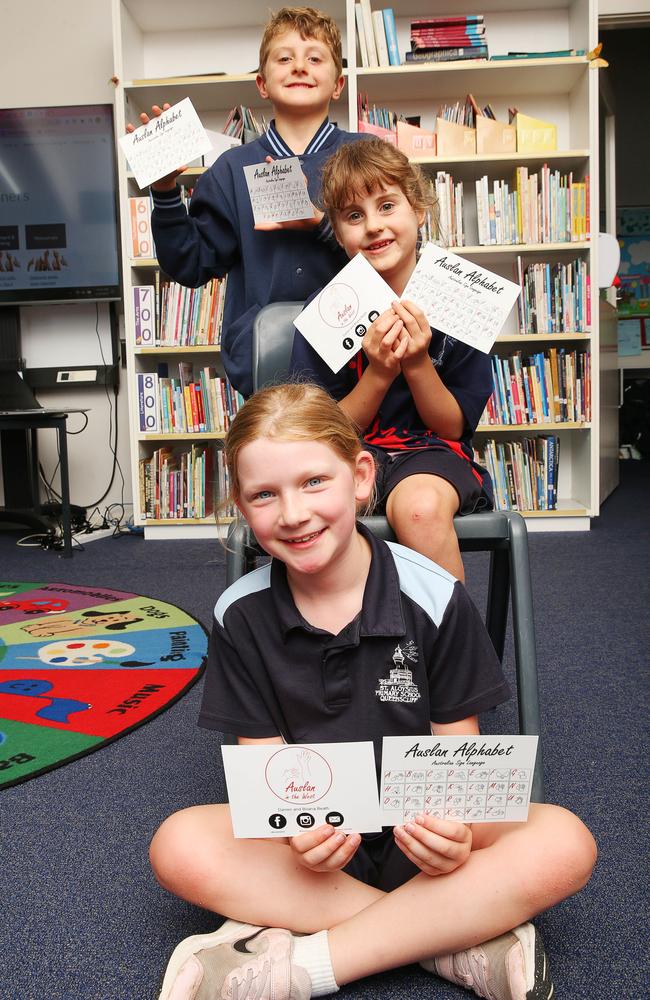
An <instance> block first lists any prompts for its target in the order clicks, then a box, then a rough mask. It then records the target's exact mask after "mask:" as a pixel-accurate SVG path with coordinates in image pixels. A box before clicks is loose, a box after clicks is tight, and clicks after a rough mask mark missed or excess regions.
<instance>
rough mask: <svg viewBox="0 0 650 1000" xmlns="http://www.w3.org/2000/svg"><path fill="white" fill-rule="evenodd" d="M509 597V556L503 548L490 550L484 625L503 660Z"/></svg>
mask: <svg viewBox="0 0 650 1000" xmlns="http://www.w3.org/2000/svg"><path fill="white" fill-rule="evenodd" d="M509 597H510V558H509V552H508V551H507V550H506V549H505V548H504V549H492V551H491V552H490V576H489V582H488V597H487V608H486V612H485V625H486V627H487V630H488V634H489V636H490V639H491V640H492V645H493V646H494V648H495V650H496V652H497V656H498V657H499V659H500V660H503V650H504V648H505V642H506V625H507V623H508V600H509Z"/></svg>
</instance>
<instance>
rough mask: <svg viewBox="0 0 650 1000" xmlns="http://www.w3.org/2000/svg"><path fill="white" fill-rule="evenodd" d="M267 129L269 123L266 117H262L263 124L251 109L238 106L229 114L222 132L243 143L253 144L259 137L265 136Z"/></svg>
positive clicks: (242, 105) (241, 105)
mask: <svg viewBox="0 0 650 1000" xmlns="http://www.w3.org/2000/svg"><path fill="white" fill-rule="evenodd" d="M266 129H267V123H266V120H265V118H264V116H262V120H261V122H258V120H257V118H256V117H255V114H254V113H253V111H252V110H251V108H249V107H246V105H244V104H238V105H237V106H236V107H234V108H232V110H231V111H230V112H229V114H228V117H227V118H226V122H225V124H224V126H223V128H222V129H221V131H222V132H223V134H224V135H230V136H232V137H233V138H234V139H240V140H241V141H242V142H252V141H253V140H254V139H257V138H258V136H260V135H263V134H264V132H266Z"/></svg>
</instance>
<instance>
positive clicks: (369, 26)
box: [361, 0, 379, 66]
mask: <svg viewBox="0 0 650 1000" xmlns="http://www.w3.org/2000/svg"><path fill="white" fill-rule="evenodd" d="M361 17H362V20H363V30H364V34H365V38H366V49H367V51H368V66H379V54H378V52H377V44H376V42H375V29H374V27H373V23H372V8H371V6H370V0H361Z"/></svg>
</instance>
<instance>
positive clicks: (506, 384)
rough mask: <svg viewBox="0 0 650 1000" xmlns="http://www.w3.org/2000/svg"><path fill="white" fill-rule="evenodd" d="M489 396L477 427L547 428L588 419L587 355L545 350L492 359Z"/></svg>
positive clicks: (589, 391)
mask: <svg viewBox="0 0 650 1000" xmlns="http://www.w3.org/2000/svg"><path fill="white" fill-rule="evenodd" d="M490 361H491V364H492V381H493V386H494V388H493V392H492V395H491V396H490V398H489V400H488V402H487V406H486V407H485V411H484V412H483V416H482V417H481V421H480V423H481V424H547V423H551V424H553V423H566V422H578V423H581V422H588V421H589V420H590V419H591V354H590V353H589V352H588V351H567V350H565V349H564V348H562V347H560V348H555V347H552V348H549V349H548V350H546V351H540V352H538V353H537V354H533V355H532V356H530V357H524V356H523V354H522V352H521V351H517V352H516V353H515V354H513V355H512V356H511V357H506V358H501V357H498V355H495V354H493V355H491V357H490Z"/></svg>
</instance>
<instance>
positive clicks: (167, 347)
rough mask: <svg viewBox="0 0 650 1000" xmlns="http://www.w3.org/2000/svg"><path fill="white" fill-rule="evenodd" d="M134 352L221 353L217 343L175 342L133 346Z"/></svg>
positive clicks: (155, 353) (143, 353)
mask: <svg viewBox="0 0 650 1000" xmlns="http://www.w3.org/2000/svg"><path fill="white" fill-rule="evenodd" d="M133 353H134V354H140V355H147V354H153V355H157V354H221V348H220V347H219V346H218V345H217V344H191V345H186V346H185V347H179V346H178V345H177V344H160V345H159V346H158V347H135V348H134V351H133Z"/></svg>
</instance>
